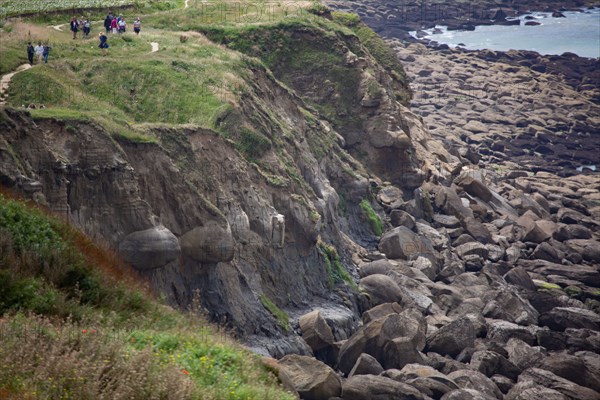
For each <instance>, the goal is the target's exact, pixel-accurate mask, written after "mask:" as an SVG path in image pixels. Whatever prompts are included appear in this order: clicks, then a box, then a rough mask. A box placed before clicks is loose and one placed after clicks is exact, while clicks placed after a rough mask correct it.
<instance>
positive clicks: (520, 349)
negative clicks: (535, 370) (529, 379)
mask: <svg viewBox="0 0 600 400" xmlns="http://www.w3.org/2000/svg"><path fill="white" fill-rule="evenodd" d="M504 348H505V349H506V351H507V352H508V361H510V362H512V363H513V364H514V365H516V366H517V368H519V369H520V370H525V369H527V368H530V367H539V366H540V364H541V363H542V360H544V357H545V355H544V353H543V352H542V349H540V348H539V347H532V346H530V345H528V344H527V343H525V342H524V341H522V340H520V339H516V338H512V339H510V340H509V341H508V343H507V344H506V346H505V347H504Z"/></svg>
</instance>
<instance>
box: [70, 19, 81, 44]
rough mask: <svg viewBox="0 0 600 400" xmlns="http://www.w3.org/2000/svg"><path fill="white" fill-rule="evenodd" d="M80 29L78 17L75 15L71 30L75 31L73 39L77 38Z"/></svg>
mask: <svg viewBox="0 0 600 400" xmlns="http://www.w3.org/2000/svg"><path fill="white" fill-rule="evenodd" d="M78 31H79V22H77V17H73V19H72V20H71V32H73V39H77V32H78Z"/></svg>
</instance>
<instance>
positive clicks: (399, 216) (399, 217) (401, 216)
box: [390, 210, 415, 229]
mask: <svg viewBox="0 0 600 400" xmlns="http://www.w3.org/2000/svg"><path fill="white" fill-rule="evenodd" d="M390 223H391V224H392V226H395V227H399V226H404V227H405V228H408V229H413V228H414V227H415V219H414V217H413V216H412V215H410V214H409V213H407V212H406V211H402V210H392V212H390Z"/></svg>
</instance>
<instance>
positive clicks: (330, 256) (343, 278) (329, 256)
mask: <svg viewBox="0 0 600 400" xmlns="http://www.w3.org/2000/svg"><path fill="white" fill-rule="evenodd" d="M317 250H318V251H319V254H320V255H321V257H323V261H324V262H325V266H326V268H327V274H328V275H329V286H331V287H333V286H335V285H337V284H340V283H346V284H348V285H349V286H350V287H351V288H353V289H354V290H358V286H357V285H356V283H355V282H354V279H352V276H350V273H348V271H347V270H346V268H344V265H343V264H342V262H341V260H340V256H339V254H338V253H337V250H336V249H335V247H333V246H331V245H329V244H327V243H325V242H323V241H321V240H319V241H318V242H317Z"/></svg>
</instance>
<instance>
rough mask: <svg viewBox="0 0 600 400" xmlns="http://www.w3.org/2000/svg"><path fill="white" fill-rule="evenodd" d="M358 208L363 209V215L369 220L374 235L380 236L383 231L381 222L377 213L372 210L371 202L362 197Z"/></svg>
mask: <svg viewBox="0 0 600 400" xmlns="http://www.w3.org/2000/svg"><path fill="white" fill-rule="evenodd" d="M359 205H360V208H361V210H362V211H363V213H364V215H365V217H366V218H367V219H368V220H369V223H370V225H371V229H372V230H373V233H374V234H375V235H376V236H381V234H382V233H383V223H382V222H381V219H380V218H379V215H377V213H376V212H375V210H373V207H372V206H371V203H370V202H369V200H367V199H362V200H361V202H360V204H359Z"/></svg>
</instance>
